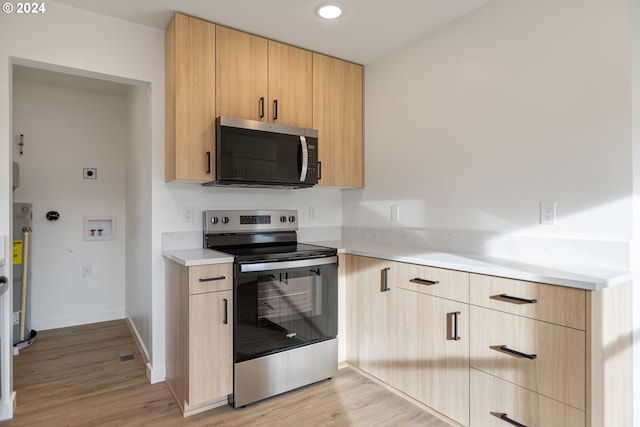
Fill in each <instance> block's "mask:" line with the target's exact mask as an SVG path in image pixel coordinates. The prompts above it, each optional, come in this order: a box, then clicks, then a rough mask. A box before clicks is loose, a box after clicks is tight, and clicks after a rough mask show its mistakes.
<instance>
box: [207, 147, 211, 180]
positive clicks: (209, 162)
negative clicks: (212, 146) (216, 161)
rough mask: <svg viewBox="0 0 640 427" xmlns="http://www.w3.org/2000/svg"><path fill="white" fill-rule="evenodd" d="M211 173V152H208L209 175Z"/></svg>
mask: <svg viewBox="0 0 640 427" xmlns="http://www.w3.org/2000/svg"><path fill="white" fill-rule="evenodd" d="M210 173H211V151H207V175H209V174H210Z"/></svg>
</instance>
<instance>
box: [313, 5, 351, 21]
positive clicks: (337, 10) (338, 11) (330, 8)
mask: <svg viewBox="0 0 640 427" xmlns="http://www.w3.org/2000/svg"><path fill="white" fill-rule="evenodd" d="M343 12H344V8H343V7H342V6H341V5H339V4H337V3H325V4H321V5H320V6H318V8H317V9H316V13H317V14H318V16H319V17H321V18H324V19H336V18H339V17H340V16H341V15H342V13H343Z"/></svg>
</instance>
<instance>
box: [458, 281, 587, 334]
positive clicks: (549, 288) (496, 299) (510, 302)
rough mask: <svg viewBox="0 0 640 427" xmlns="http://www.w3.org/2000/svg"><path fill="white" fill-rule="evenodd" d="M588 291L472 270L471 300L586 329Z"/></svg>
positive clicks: (485, 305) (483, 304)
mask: <svg viewBox="0 0 640 427" xmlns="http://www.w3.org/2000/svg"><path fill="white" fill-rule="evenodd" d="M586 292H587V291H585V290H582V289H575V288H567V287H564V286H554V285H545V284H543V283H535V282H525V281H522V280H513V279H505V278H502V277H493V276H484V275H480V274H471V277H470V289H469V294H470V299H471V304H474V305H480V306H482V307H487V308H492V309H495V310H500V311H505V312H507V313H513V314H518V315H520V316H525V317H530V318H532V319H538V320H544V321H545V322H551V323H556V324H558V325H564V326H569V327H571V328H576V329H581V330H585V318H586V314H585V313H586V311H585V307H586V298H587V297H586Z"/></svg>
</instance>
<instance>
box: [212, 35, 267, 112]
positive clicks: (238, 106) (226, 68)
mask: <svg viewBox="0 0 640 427" xmlns="http://www.w3.org/2000/svg"><path fill="white" fill-rule="evenodd" d="M267 102H268V100H267V40H266V39H263V38H261V37H257V36H253V35H251V34H247V33H243V32H242V31H236V30H232V29H230V28H225V27H221V26H218V27H216V112H217V114H218V115H219V116H231V117H238V118H241V119H249V120H262V121H265V120H266V119H267V110H266V108H267V105H266V104H267Z"/></svg>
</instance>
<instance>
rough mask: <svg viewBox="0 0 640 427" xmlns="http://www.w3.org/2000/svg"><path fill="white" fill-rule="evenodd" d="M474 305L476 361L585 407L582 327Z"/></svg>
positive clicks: (511, 379) (500, 374) (519, 382)
mask: <svg viewBox="0 0 640 427" xmlns="http://www.w3.org/2000/svg"><path fill="white" fill-rule="evenodd" d="M470 311H471V335H470V340H471V350H470V354H471V361H470V365H471V366H472V367H474V368H477V369H480V370H482V371H485V372H488V373H490V374H492V375H495V376H496V377H499V378H502V379H505V380H507V381H509V382H512V383H514V384H517V385H520V386H522V387H525V388H527V389H529V390H532V391H535V392H538V393H540V394H543V395H545V396H547V397H550V398H552V399H556V400H558V401H560V402H563V403H566V404H569V405H571V406H574V407H576V408H579V409H583V410H584V409H585V369H586V361H585V354H586V347H585V346H586V342H585V339H586V337H585V332H584V331H579V330H577V329H572V328H566V327H564V326H558V325H553V324H551V323H546V322H540V321H537V320H532V319H528V318H526V317H520V316H515V315H512V314H507V313H502V312H499V311H495V310H489V309H486V308H481V307H476V306H470ZM504 346H506V347H504ZM515 352H519V354H518V353H515ZM527 356H529V357H527Z"/></svg>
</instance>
